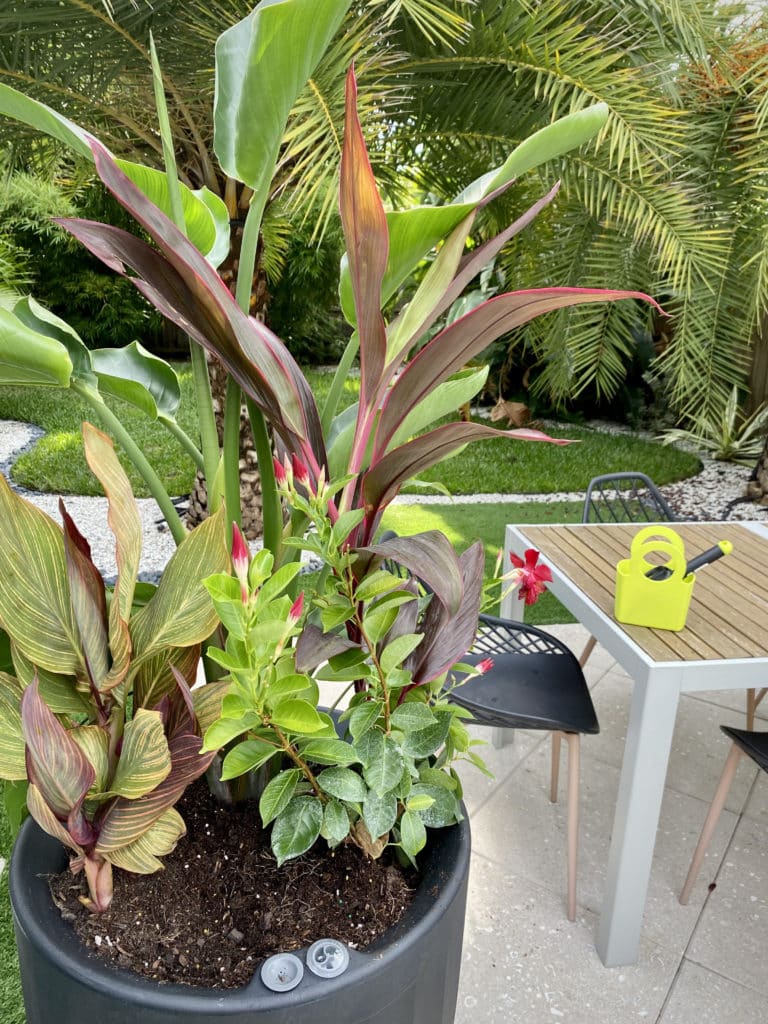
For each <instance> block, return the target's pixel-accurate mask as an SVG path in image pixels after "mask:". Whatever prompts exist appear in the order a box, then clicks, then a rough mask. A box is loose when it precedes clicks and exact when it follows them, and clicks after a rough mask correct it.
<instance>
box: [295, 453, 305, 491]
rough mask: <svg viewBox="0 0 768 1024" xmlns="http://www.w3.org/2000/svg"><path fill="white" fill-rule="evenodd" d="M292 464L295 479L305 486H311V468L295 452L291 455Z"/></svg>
mask: <svg viewBox="0 0 768 1024" xmlns="http://www.w3.org/2000/svg"><path fill="white" fill-rule="evenodd" d="M291 466H292V468H293V479H294V480H295V481H296V483H297V484H301V485H302V486H303V487H308V486H309V470H308V469H307V467H306V466H305V465H304V463H303V462H302V461H301V459H300V458H299V457H298V455H296V453H295V452H294V453H293V454H292V455H291Z"/></svg>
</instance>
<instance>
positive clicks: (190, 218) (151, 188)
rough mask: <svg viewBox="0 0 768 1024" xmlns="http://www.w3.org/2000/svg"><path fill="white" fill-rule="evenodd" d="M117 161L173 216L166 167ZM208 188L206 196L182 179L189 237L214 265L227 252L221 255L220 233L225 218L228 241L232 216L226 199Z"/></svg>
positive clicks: (138, 185)
mask: <svg viewBox="0 0 768 1024" xmlns="http://www.w3.org/2000/svg"><path fill="white" fill-rule="evenodd" d="M115 162H116V163H117V166H118V167H119V168H120V170H121V171H123V173H124V174H127V175H128V177H129V178H130V179H131V181H132V182H133V183H134V185H136V187H137V188H140V189H141V191H142V192H143V193H144V195H145V196H146V197H147V198H148V199H150V200H151V201H152V202H153V203H154V204H155V206H158V207H159V208H160V209H161V210H162V211H163V213H164V214H165V215H166V217H170V216H171V202H170V198H169V195H168V181H167V179H166V175H165V171H159V170H157V169H156V168H154V167H145V166H144V165H143V164H137V163H133V162H132V161H130V160H116V161H115ZM205 191H206V193H207V195H206V196H205V198H203V197H202V196H201V195H200V194H199V192H194V191H192V190H191V189H189V188H188V187H187V186H186V185H185V184H183V182H179V192H180V194H181V205H182V209H183V211H184V224H185V230H186V234H187V237H188V238H189V240H190V242H191V243H192V244H193V245H194V246H195V248H196V249H199V250H200V252H201V253H202V254H203V256H205V257H206V258H207V259H208V260H209V261H210V262H211V264H212V265H213V266H214V267H215V266H218V263H216V262H215V260H216V259H218V260H219V263H220V262H222V260H223V259H225V258H226V256H227V252H225V253H224V256H223V257H221V258H219V257H220V255H221V252H222V249H223V246H222V241H221V237H220V231H221V224H222V218H224V219H225V220H226V224H227V241H229V216H228V214H227V207H226V205H225V203H224V200H223V199H220V198H219V197H218V196H216V195H214V194H213V192H210V191H209V190H208V189H206V190H205ZM228 249H229V246H227V251H228Z"/></svg>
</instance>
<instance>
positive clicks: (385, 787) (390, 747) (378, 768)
mask: <svg viewBox="0 0 768 1024" xmlns="http://www.w3.org/2000/svg"><path fill="white" fill-rule="evenodd" d="M363 738H365V737H363ZM404 765H405V760H404V758H403V755H402V752H401V750H400V747H399V746H398V745H397V743H395V741H394V740H393V739H391V738H390V737H389V736H385V737H384V745H383V747H382V750H381V753H380V754H379V756H378V757H375V758H373V759H372V760H370V761H369V762H368V764H366V765H365V767H364V769H363V777H364V778H365V781H366V782H367V783H368V785H369V787H370V788H371V789H372V790H373V791H374V792H375V793H378V794H379V796H383V795H384V793H388V792H389V790H391V789H394V788H395V786H396V785H397V784H398V782H399V781H400V776H401V775H402V774H403V767H404Z"/></svg>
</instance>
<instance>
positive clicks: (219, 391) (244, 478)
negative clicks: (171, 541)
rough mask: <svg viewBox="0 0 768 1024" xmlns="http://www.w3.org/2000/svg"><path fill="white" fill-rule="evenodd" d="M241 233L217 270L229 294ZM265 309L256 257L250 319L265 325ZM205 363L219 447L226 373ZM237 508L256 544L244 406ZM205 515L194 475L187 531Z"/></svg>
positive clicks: (259, 516)
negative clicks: (239, 507) (238, 505)
mask: <svg viewBox="0 0 768 1024" xmlns="http://www.w3.org/2000/svg"><path fill="white" fill-rule="evenodd" d="M241 233H242V229H241V228H240V227H235V230H234V231H233V236H232V251H231V253H230V256H229V258H228V259H227V260H226V262H225V263H224V264H222V267H221V269H220V274H221V276H222V278H223V279H224V281H225V282H226V284H227V286H228V287H229V288H230V290H231V291H233V292H234V283H235V281H236V279H237V263H238V256H239V251H240V236H241ZM259 255H260V254H259ZM268 305H269V292H268V290H267V282H266V275H265V273H264V271H263V269H262V268H261V267H260V266H259V259H258V256H257V264H256V271H255V273H254V277H253V286H252V289H251V316H255V317H256V318H257V319H259V320H262V321H266V314H267V307H268ZM207 359H208V374H209V376H210V379H211V394H212V396H213V407H214V412H215V414H216V429H217V431H218V435H219V445H221V444H222V442H223V438H224V404H225V395H226V391H227V372H226V370H225V369H224V367H223V366H222V364H221V363H220V362H219V360H218V359H216V358H215V357H210V356H208V357H207ZM240 506H241V520H242V521H241V523H240V527H241V529H242V531H243V533H244V534H245V536H246V537H247V538H248V539H249V540H256V539H257V538H259V537H261V536H262V535H263V532H264V517H263V512H262V497H261V477H260V475H259V464H258V458H257V456H256V450H255V446H254V442H253V434H252V432H251V424H250V421H249V419H248V413H247V411H246V408H245V405H243V406H242V407H241V409H240ZM207 515H208V488H207V486H206V481H205V477H204V476H203V474H202V473H201V472H199V471H198V473H197V476H196V478H195V484H194V487H193V488H192V492H191V494H190V496H189V506H188V508H187V514H186V525H187V527H188V528H189V529H192V528H193V527H195V526H197V525H198V524H199V523H201V522H202V521H203V519H205V517H206V516H207Z"/></svg>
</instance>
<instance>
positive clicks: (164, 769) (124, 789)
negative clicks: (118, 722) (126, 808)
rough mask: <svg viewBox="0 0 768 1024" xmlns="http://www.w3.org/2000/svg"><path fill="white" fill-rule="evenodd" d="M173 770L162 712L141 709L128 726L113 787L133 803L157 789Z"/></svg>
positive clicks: (115, 791)
mask: <svg viewBox="0 0 768 1024" xmlns="http://www.w3.org/2000/svg"><path fill="white" fill-rule="evenodd" d="M170 771H171V752H170V750H169V749H168V743H167V741H166V738H165V731H164V729H163V721H162V718H161V716H160V713H159V712H158V711H147V710H146V709H145V708H139V710H138V711H137V712H136V714H135V715H134V717H133V718H132V719H131V721H130V722H128V723H127V724H126V726H125V731H124V733H123V746H122V750H121V752H120V758H119V760H118V762H117V771H116V772H115V776H114V778H113V780H112V785H111V786H110V788H111V790H112V792H113V793H118V794H119V795H120V796H124V797H126V798H127V799H129V800H137V799H138V798H139V797H140V796H144V794H145V793H149V792H151V790H153V789H155V787H156V786H158V785H159V784H160V783H161V782H162V781H163V779H165V778H167V776H168V775H169V774H170Z"/></svg>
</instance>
